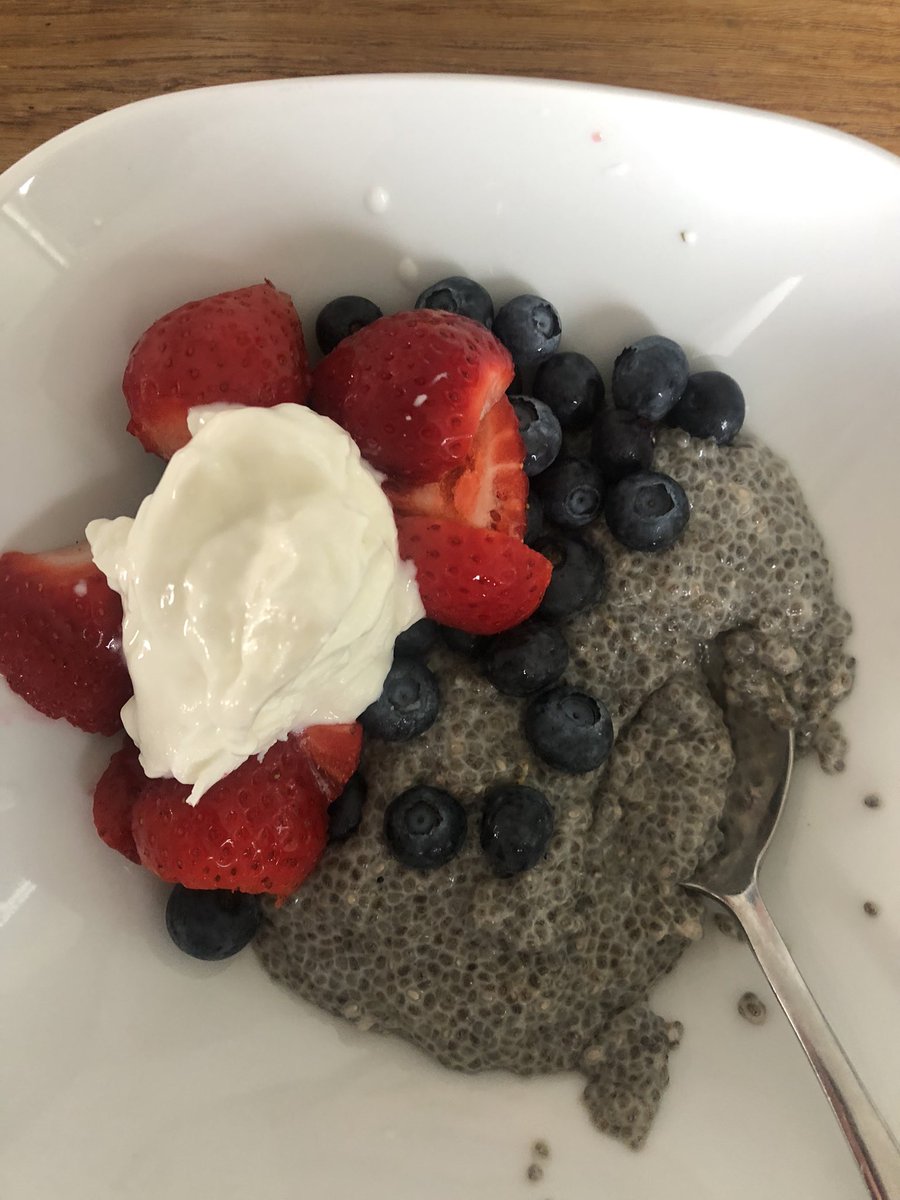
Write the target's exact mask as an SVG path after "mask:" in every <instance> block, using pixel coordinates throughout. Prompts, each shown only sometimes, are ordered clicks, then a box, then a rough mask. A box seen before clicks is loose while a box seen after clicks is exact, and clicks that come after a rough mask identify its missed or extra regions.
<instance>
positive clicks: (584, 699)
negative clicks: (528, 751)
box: [525, 684, 613, 775]
mask: <svg viewBox="0 0 900 1200" xmlns="http://www.w3.org/2000/svg"><path fill="white" fill-rule="evenodd" d="M525 736H526V737H527V738H528V741H529V742H530V743H531V746H532V749H533V750H534V751H535V753H536V754H537V755H538V756H539V757H540V758H542V759H543V760H544V762H546V763H549V764H550V766H551V767H558V768H559V770H561V771H568V772H569V773H570V774H573V775H581V774H583V773H584V772H585V771H593V770H595V769H596V768H597V767H599V766H600V765H601V764H602V763H604V762H606V760H607V758H609V753H610V751H611V750H612V745H613V726H612V720H611V718H610V715H609V711H608V709H607V707H606V705H605V704H603V703H602V702H601V701H600V700H595V699H594V697H593V696H588V695H587V694H586V693H585V692H576V691H575V690H574V689H573V688H570V687H567V686H566V685H565V684H559V685H558V686H557V687H553V688H550V689H549V690H548V691H546V692H541V694H540V695H539V696H535V698H534V699H533V700H532V701H531V703H530V704H529V705H528V708H527V709H526V710H525Z"/></svg>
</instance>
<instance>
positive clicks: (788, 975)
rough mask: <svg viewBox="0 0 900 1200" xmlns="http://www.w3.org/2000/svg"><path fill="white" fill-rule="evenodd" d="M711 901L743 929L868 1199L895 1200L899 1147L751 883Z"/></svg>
mask: <svg viewBox="0 0 900 1200" xmlns="http://www.w3.org/2000/svg"><path fill="white" fill-rule="evenodd" d="M717 899H718V900H719V901H720V902H721V903H724V904H725V905H726V907H727V908H729V909H730V910H731V912H733V913H734V915H735V917H737V919H738V921H740V923H741V925H742V926H743V929H744V932H745V933H746V935H747V937H748V939H749V941H750V945H751V946H752V948H753V952H754V954H755V955H756V957H757V959H758V960H759V965H760V966H761V967H762V969H763V971H764V972H765V974H766V978H767V979H768V981H769V983H770V984H771V986H772V991H773V992H774V993H775V996H776V997H777V999H778V1002H779V1004H780V1005H781V1007H782V1008H783V1009H784V1011H785V1014H786V1015H787V1018H788V1020H789V1021H790V1023H791V1025H792V1026H793V1029H794V1032H795V1033H796V1035H797V1037H798V1038H799V1039H800V1044H801V1045H802V1046H803V1049H804V1050H805V1051H806V1056H807V1058H808V1059H809V1061H810V1063H811V1064H812V1068H813V1070H814V1071H815V1073H816V1075H817V1077H818V1080H819V1083H820V1084H821V1085H822V1089H823V1091H824V1092H825V1095H826V1096H827V1097H828V1102H829V1104H830V1105H831V1107H832V1109H833V1110H834V1115H835V1116H836V1117H837V1119H838V1124H839V1125H840V1127H841V1129H842V1130H843V1133H844V1137H845V1138H846V1139H847V1142H848V1144H849V1146H850V1150H851V1151H852V1153H853V1157H854V1158H855V1159H856V1163H857V1166H858V1167H859V1169H860V1171H861V1172H862V1176H863V1179H864V1180H865V1182H866V1186H867V1187H868V1189H869V1194H870V1196H871V1197H872V1198H873V1200H900V1146H898V1145H897V1142H896V1141H895V1140H894V1138H893V1136H892V1134H891V1131H890V1130H889V1129H888V1127H887V1125H886V1124H885V1121H884V1118H883V1117H882V1116H881V1114H880V1113H879V1111H878V1109H877V1108H876V1107H875V1105H874V1103H873V1102H872V1100H871V1098H870V1097H869V1094H868V1092H867V1091H866V1089H865V1088H864V1087H863V1084H862V1081H861V1080H860V1078H859V1076H858V1075H857V1074H856V1072H855V1071H854V1069H853V1067H852V1066H851V1065H850V1060H849V1059H848V1058H847V1055H846V1054H845V1052H844V1050H843V1049H842V1047H841V1044H840V1042H839V1041H838V1040H837V1038H836V1037H835V1035H834V1033H833V1032H832V1029H831V1026H830V1025H829V1024H828V1022H827V1021H826V1019H825V1016H824V1014H823V1013H822V1010H821V1009H820V1008H819V1006H818V1004H816V1002H815V1000H814V999H813V995H812V993H811V992H810V990H809V988H808V987H807V985H806V983H805V981H804V979H803V976H802V975H801V974H800V971H799V970H798V969H797V965H796V963H795V962H794V960H793V958H792V957H791V954H790V951H789V950H788V948H787V946H786V945H785V944H784V941H783V939H782V937H781V934H780V933H779V932H778V930H777V929H776V927H775V922H774V921H773V920H772V918H771V916H770V915H769V911H768V909H767V908H766V906H765V904H764V903H763V900H762V897H761V896H760V894H759V888H758V887H757V884H756V881H755V880H754V882H753V883H752V884H751V885H750V886H749V887H748V888H747V890H746V891H745V892H743V893H742V894H741V895H737V896H728V897H725V896H718V897H717Z"/></svg>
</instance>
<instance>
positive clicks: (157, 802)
mask: <svg viewBox="0 0 900 1200" xmlns="http://www.w3.org/2000/svg"><path fill="white" fill-rule="evenodd" d="M190 790H191V789H190V787H189V786H188V785H187V784H184V783H178V782H177V780H174V779H150V780H148V782H147V785H146V787H145V788H144V789H143V791H142V792H141V794H140V796H139V798H138V800H137V802H136V803H135V806H134V809H133V811H132V821H131V827H132V832H133V834H134V843H135V846H136V847H137V852H138V855H139V856H140V860H141V862H142V863H143V865H144V866H145V867H147V868H148V869H149V870H151V871H152V872H153V873H154V875H158V876H159V877H160V879H165V880H166V881H167V882H169V883H183V884H184V886H185V887H188V888H228V889H230V890H232V891H238V892H271V893H272V894H273V895H276V896H280V897H284V896H287V895H290V893H291V892H293V891H294V890H295V889H296V888H297V887H299V886H300V884H301V883H302V882H303V880H304V879H305V878H306V876H307V875H308V874H309V873H310V871H311V870H312V869H313V867H314V866H315V865H316V863H317V862H318V860H319V856H320V855H321V853H322V851H323V850H324V848H325V843H326V840H327V828H328V819H327V806H326V804H325V803H324V802H323V798H322V795H321V793H320V791H319V789H318V788H317V787H316V786H314V785H311V784H310V782H309V758H308V754H307V751H306V749H305V748H304V746H303V744H302V742H301V741H300V739H299V738H298V737H296V736H293V737H289V738H288V739H287V740H286V741H284V742H276V743H275V745H274V746H273V747H272V748H271V750H269V751H268V753H267V754H266V755H265V756H264V757H263V759H262V761H260V760H259V759H258V758H256V757H255V756H253V757H251V758H248V759H247V761H246V762H245V763H243V764H242V765H241V766H240V767H238V768H237V770H236V771H232V772H231V774H230V775H227V776H226V777H225V778H224V779H221V780H219V782H218V783H216V784H214V785H213V786H212V787H211V788H210V789H209V791H208V792H206V793H205V795H203V796H201V798H200V800H199V801H198V803H197V804H196V805H195V806H194V807H191V806H190V805H189V804H187V803H186V799H187V796H188V794H189V793H190Z"/></svg>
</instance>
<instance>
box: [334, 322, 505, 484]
mask: <svg viewBox="0 0 900 1200" xmlns="http://www.w3.org/2000/svg"><path fill="white" fill-rule="evenodd" d="M512 377H513V365H512V359H511V358H510V356H509V352H508V351H507V350H506V349H505V348H504V347H503V346H501V344H500V343H499V342H498V341H497V339H496V338H495V337H494V336H493V334H491V333H489V332H488V331H487V330H486V329H485V328H484V326H483V325H479V324H478V323H477V322H476V321H470V320H469V318H468V317H460V316H457V315H456V314H455V313H447V312H437V311H432V310H430V309H418V310H416V311H415V312H402V313H395V314H394V315H393V316H389V317H382V318H381V319H380V320H378V321H373V322H372V324H371V325H367V326H366V327H365V328H364V329H360V330H359V331H358V332H357V333H354V334H351V336H350V337H348V338H345V339H344V340H343V341H342V342H340V343H339V344H338V345H337V346H336V347H335V349H334V350H332V352H331V353H330V354H329V355H327V356H326V357H325V358H323V359H322V361H321V362H320V363H319V365H318V366H317V367H316V369H315V371H314V373H313V400H312V404H313V406H314V407H315V408H316V409H317V410H318V411H319V412H321V413H324V414H325V416H327V417H331V418H332V420H334V421H336V422H337V423H338V424H339V425H341V426H343V428H344V429H346V430H347V432H348V433H349V434H350V436H351V437H352V438H353V439H354V440H355V441H356V443H357V445H358V446H359V448H360V450H361V451H362V454H363V457H364V458H366V459H367V460H368V462H370V463H371V464H372V466H373V467H375V468H377V470H379V471H384V472H385V474H386V475H389V476H391V478H392V479H396V480H404V481H406V482H408V483H433V482H435V481H436V480H438V479H441V478H442V477H443V476H444V475H446V474H447V472H448V471H449V470H451V469H452V468H454V467H459V466H461V465H462V464H463V463H464V462H465V460H466V458H467V456H468V454H469V452H470V450H471V447H472V439H473V438H474V437H475V433H476V430H477V429H478V426H479V424H480V423H481V419H482V417H483V416H484V415H485V413H487V412H488V411H489V410H490V409H491V408H492V407H493V405H494V404H495V403H496V402H497V400H499V399H500V397H501V396H502V395H503V394H504V392H505V391H506V388H507V387H508V385H509V383H510V382H511V381H512Z"/></svg>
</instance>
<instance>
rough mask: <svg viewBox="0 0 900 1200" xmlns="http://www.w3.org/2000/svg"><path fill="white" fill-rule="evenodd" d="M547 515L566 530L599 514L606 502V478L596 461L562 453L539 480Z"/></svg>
mask: <svg viewBox="0 0 900 1200" xmlns="http://www.w3.org/2000/svg"><path fill="white" fill-rule="evenodd" d="M535 488H536V489H537V490H538V493H539V495H540V497H541V502H542V503H543V505H544V515H545V516H546V517H547V519H548V520H550V521H553V522H554V523H555V524H557V525H560V526H561V527H562V528H563V529H578V528H580V527H581V526H582V525H587V524H588V523H589V522H590V521H593V520H594V518H595V517H596V516H598V514H599V512H600V509H601V507H602V505H603V480H602V478H601V476H600V472H599V470H598V469H597V467H596V466H595V465H594V463H592V462H588V461H587V459H584V458H575V457H573V456H572V455H569V454H566V455H561V456H560V457H559V458H558V459H557V460H556V462H555V463H554V464H553V466H551V467H548V468H547V470H546V471H544V472H543V474H541V475H539V476H538V477H537V478H536V479H535Z"/></svg>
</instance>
